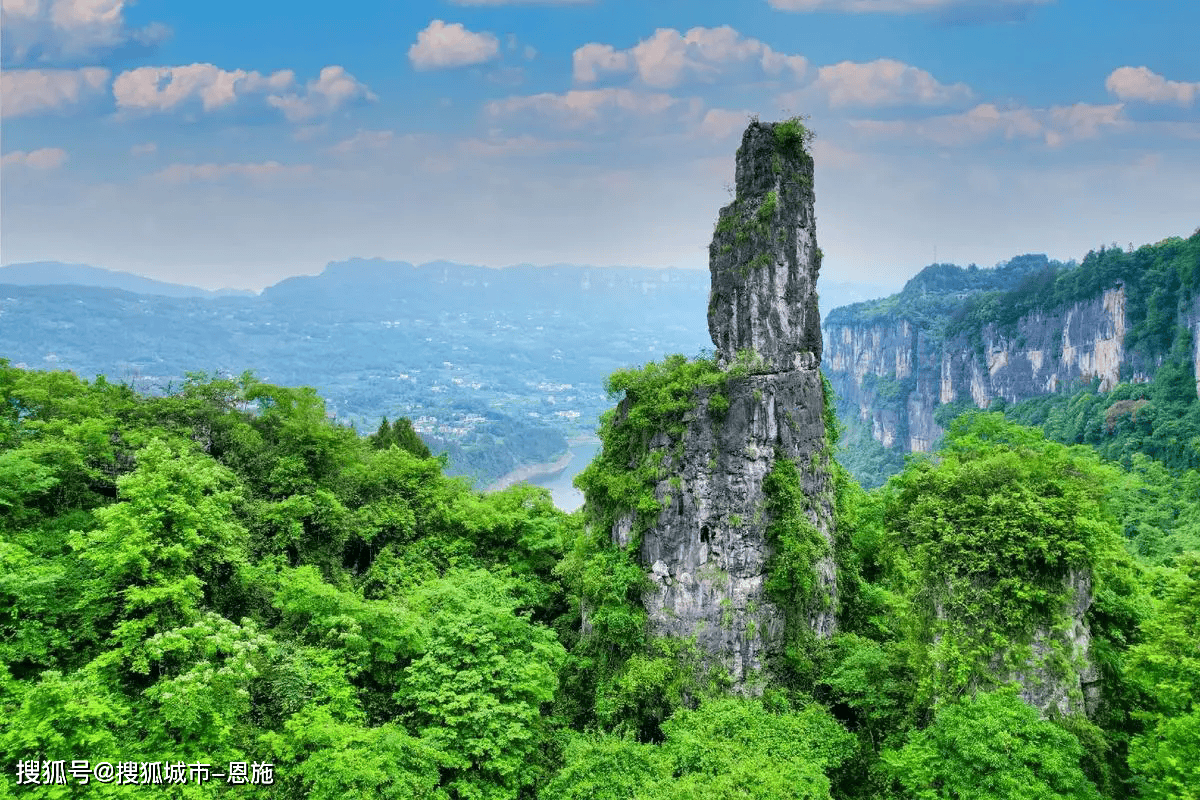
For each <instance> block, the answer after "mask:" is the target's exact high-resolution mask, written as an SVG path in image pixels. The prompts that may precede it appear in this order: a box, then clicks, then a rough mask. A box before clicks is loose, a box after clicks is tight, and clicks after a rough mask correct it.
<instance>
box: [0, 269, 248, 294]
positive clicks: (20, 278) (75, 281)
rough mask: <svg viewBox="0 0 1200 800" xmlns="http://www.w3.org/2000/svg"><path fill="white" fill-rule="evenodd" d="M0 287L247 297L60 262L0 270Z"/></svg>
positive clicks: (232, 292)
mask: <svg viewBox="0 0 1200 800" xmlns="http://www.w3.org/2000/svg"><path fill="white" fill-rule="evenodd" d="M0 284H9V285H13V286H98V287H100V288H104V289H121V290H123V291H126V292H134V293H135V294H152V295H158V296H160V297H230V296H233V297H249V296H253V295H254V292H251V291H249V290H247V289H218V290H216V291H210V290H208V289H201V288H199V287H197V286H185V285H183V284H179V283H166V282H164V281H156V280H154V279H152V278H145V277H142V276H141V275H134V274H133V273H132V272H118V271H116V270H111V269H102V268H100V267H91V266H88V265H87V264H64V263H62V262H61V261H31V262H26V263H23V264H9V265H8V266H6V267H0Z"/></svg>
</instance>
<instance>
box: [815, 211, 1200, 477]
mask: <svg viewBox="0 0 1200 800" xmlns="http://www.w3.org/2000/svg"><path fill="white" fill-rule="evenodd" d="M1198 288H1200V235H1198V234H1193V235H1192V237H1191V238H1190V239H1187V240H1184V239H1181V238H1172V239H1167V240H1164V241H1163V242H1160V243H1158V244H1156V245H1147V246H1145V247H1142V248H1140V249H1138V250H1136V251H1123V250H1120V249H1115V248H1114V249H1102V250H1101V251H1099V252H1092V253H1089V254H1088V256H1087V257H1086V258H1085V259H1084V260H1083V262H1082V264H1080V265H1078V266H1074V265H1068V264H1061V263H1057V262H1050V261H1048V260H1046V259H1045V257H1044V256H1022V257H1019V258H1016V259H1013V260H1012V261H1010V262H1009V263H1008V264H1006V265H1003V266H1002V267H999V268H997V269H995V270H979V269H976V268H974V267H972V268H971V269H968V270H963V269H960V268H957V267H953V266H950V265H935V266H932V267H928V268H926V269H925V270H924V271H922V272H921V273H920V274H919V275H918V276H916V277H915V278H913V279H912V280H911V281H910V282H909V283H908V285H906V286H905V288H904V290H903V291H902V292H901V293H900V294H898V295H894V296H892V297H889V298H885V299H883V300H876V301H869V302H866V303H858V304H855V305H852V306H846V307H843V308H838V309H834V310H833V311H832V312H830V313H829V315H828V317H827V318H826V320H825V328H824V334H825V341H826V342H827V357H826V369H827V372H828V376H829V379H830V381H831V383H832V384H833V386H834V388H835V390H836V393H837V396H838V398H839V403H840V405H839V412H840V414H841V416H842V417H843V419H845V420H847V421H848V422H849V423H850V424H851V425H860V426H861V428H862V429H863V430H864V434H865V432H868V431H869V434H870V438H871V439H873V440H874V441H875V442H878V443H879V444H880V445H882V447H883V448H885V449H888V450H891V451H893V452H896V453H903V452H929V451H930V450H931V449H932V447H933V446H934V444H935V443H936V442H937V441H938V439H939V438H940V437H941V436H942V434H943V428H942V425H941V424H939V418H940V419H941V420H942V422H944V421H945V420H946V418H947V417H949V416H952V414H951V413H950V412H951V411H958V410H962V409H965V408H979V409H987V408H996V407H999V408H1004V407H1006V406H1012V405H1013V404H1017V403H1021V402H1023V401H1026V400H1029V399H1031V398H1036V397H1042V396H1047V395H1056V394H1064V393H1067V394H1069V393H1072V392H1074V391H1077V390H1079V389H1080V388H1082V387H1085V386H1091V387H1093V388H1094V390H1096V391H1099V392H1102V393H1105V392H1109V391H1110V390H1112V389H1113V388H1115V387H1116V386H1117V385H1118V384H1121V383H1122V382H1124V383H1131V384H1146V383H1149V382H1150V381H1151V380H1152V379H1153V377H1154V375H1155V374H1156V373H1157V371H1158V369H1159V368H1160V367H1161V366H1162V365H1163V364H1164V363H1167V362H1178V361H1180V360H1185V361H1186V362H1187V365H1188V369H1189V370H1190V372H1191V374H1192V376H1193V379H1194V381H1195V388H1196V393H1197V395H1200V336H1197V333H1198V332H1200V292H1198V291H1197V289H1198ZM998 401H999V406H997V403H998ZM943 407H945V409H946V410H945V411H940V412H939V408H943ZM864 438H865V436H864Z"/></svg>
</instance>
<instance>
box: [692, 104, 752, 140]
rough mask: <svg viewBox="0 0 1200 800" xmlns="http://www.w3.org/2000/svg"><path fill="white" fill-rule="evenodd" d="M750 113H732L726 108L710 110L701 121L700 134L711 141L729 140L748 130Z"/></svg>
mask: <svg viewBox="0 0 1200 800" xmlns="http://www.w3.org/2000/svg"><path fill="white" fill-rule="evenodd" d="M751 113H752V112H750V111H730V110H729V109H726V108H710V109H709V110H708V111H707V112H705V114H704V118H703V119H701V120H700V125H699V129H698V130H699V132H700V134H701V135H703V136H707V137H709V138H711V139H727V138H729V137H730V136H732V135H734V134H735V133H739V132H741V131H742V130H744V129H745V128H746V125H747V124H748V122H749V118H750V116H751Z"/></svg>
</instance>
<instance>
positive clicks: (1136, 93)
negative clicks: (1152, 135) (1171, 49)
mask: <svg viewBox="0 0 1200 800" xmlns="http://www.w3.org/2000/svg"><path fill="white" fill-rule="evenodd" d="M1104 88H1106V89H1108V91H1110V92H1112V93H1113V94H1115V95H1116V96H1117V97H1119V98H1120V99H1122V100H1134V101H1140V102H1143V103H1163V104H1167V105H1176V106H1181V107H1183V108H1188V107H1190V106H1191V105H1192V103H1194V102H1195V101H1196V96H1197V95H1200V81H1198V82H1194V83H1188V82H1186V81H1169V80H1167V79H1166V78H1164V77H1163V76H1162V75H1159V74H1158V73H1156V72H1152V71H1151V70H1150V69H1148V68H1146V67H1118V68H1117V69H1114V70H1113V71H1112V74H1111V75H1109V76H1108V79H1107V80H1106V81H1104Z"/></svg>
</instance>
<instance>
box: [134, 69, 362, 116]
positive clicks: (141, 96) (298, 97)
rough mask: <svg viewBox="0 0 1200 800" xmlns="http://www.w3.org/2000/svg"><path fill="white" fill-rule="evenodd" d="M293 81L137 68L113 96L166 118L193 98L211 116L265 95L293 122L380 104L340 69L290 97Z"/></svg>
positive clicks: (287, 73)
mask: <svg viewBox="0 0 1200 800" xmlns="http://www.w3.org/2000/svg"><path fill="white" fill-rule="evenodd" d="M295 80H296V75H295V73H294V72H292V71H291V70H289V69H283V70H279V71H277V72H273V73H271V74H270V75H263V74H262V73H259V72H253V71H252V72H247V71H245V70H241V69H236V70H225V69H221V68H220V67H217V66H214V65H212V64H188V65H186V66H178V67H138V68H137V69H132V70H129V71H127V72H123V73H121V74H120V75H118V76H117V78H116V80H115V81H113V96H114V97H115V98H116V100H117V106H118V107H119V108H123V109H129V110H135V111H145V112H163V111H172V110H174V109H176V108H178V107H179V106H180V105H182V104H184V103H186V102H188V101H190V100H193V99H195V98H199V99H200V101H201V104H202V106H203V108H204V110H205V111H213V110H216V109H219V108H223V107H225V106H229V105H232V104H234V103H236V102H237V101H238V100H240V99H242V98H243V97H245V96H247V95H251V94H259V95H266V103H267V105H269V106H271V107H273V108H277V109H279V110H280V111H282V112H283V114H284V116H286V117H287V118H288V120H290V121H292V122H298V121H301V120H305V119H309V118H311V117H315V116H318V115H320V114H327V113H330V112H333V111H336V110H337V109H338V108H341V107H342V106H343V105H345V104H346V103H348V102H350V101H352V100H356V99H360V98H361V99H367V100H374V99H376V98H375V95H374V94H372V93H371V91H370V89H368V88H367V86H366V85H365V84H363V83H360V82H359V81H358V80H356V79H355V78H354V76H353V75H351V74H350V73H348V72H346V70H345V69H344V68H342V67H339V66H329V67H325V68H324V69H322V70H321V74H320V76H319V77H318V78H317V79H315V80H311V81H309V82H308V83H307V84H306V85H305V87H304V90H303V91H291V92H288V91H286V90H288V89H289V88H291V87H293V86H294V84H295Z"/></svg>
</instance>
